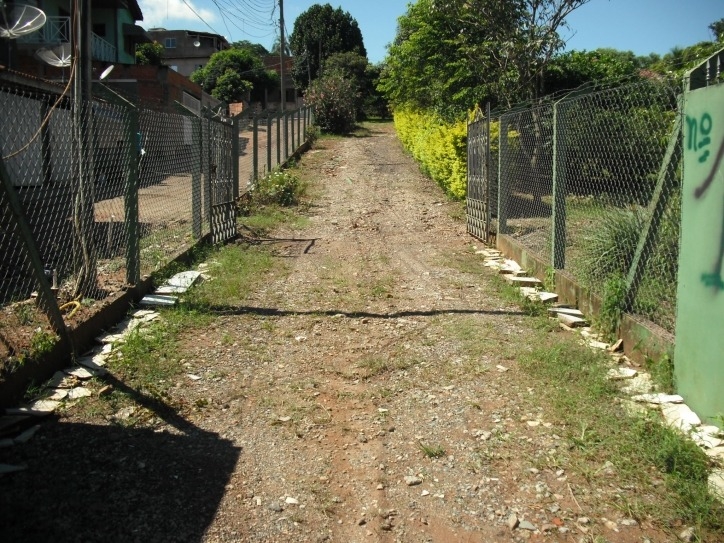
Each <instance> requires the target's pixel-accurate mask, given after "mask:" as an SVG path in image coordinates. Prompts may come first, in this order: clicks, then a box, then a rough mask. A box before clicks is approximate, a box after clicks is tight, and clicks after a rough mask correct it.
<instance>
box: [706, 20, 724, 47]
mask: <svg viewBox="0 0 724 543" xmlns="http://www.w3.org/2000/svg"><path fill="white" fill-rule="evenodd" d="M709 30H711V33H712V34H714V39H715V40H716V41H718V42H721V43H724V19H719V20H718V21H714V22H713V23H711V24H710V25H709Z"/></svg>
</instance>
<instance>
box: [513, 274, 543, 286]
mask: <svg viewBox="0 0 724 543" xmlns="http://www.w3.org/2000/svg"><path fill="white" fill-rule="evenodd" d="M505 280H506V281H507V282H508V284H510V285H515V286H517V287H535V286H536V285H542V284H543V283H542V282H541V281H540V279H536V278H535V277H524V276H520V275H511V274H508V275H506V276H505Z"/></svg>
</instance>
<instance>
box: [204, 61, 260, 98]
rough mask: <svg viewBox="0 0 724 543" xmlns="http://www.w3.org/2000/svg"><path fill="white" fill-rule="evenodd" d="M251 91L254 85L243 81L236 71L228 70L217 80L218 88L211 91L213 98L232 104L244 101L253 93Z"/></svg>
mask: <svg viewBox="0 0 724 543" xmlns="http://www.w3.org/2000/svg"><path fill="white" fill-rule="evenodd" d="M251 89H252V84H251V82H250V81H245V80H244V79H242V78H241V76H240V75H239V74H238V73H237V72H235V71H234V70H232V69H227V70H226V71H225V72H224V73H223V74H222V75H220V76H219V78H218V79H217V80H216V87H214V89H213V90H212V91H211V96H213V97H214V98H216V99H217V100H221V101H223V102H226V103H227V104H230V103H233V102H241V101H242V100H244V99H245V98H246V95H247V93H249V92H251Z"/></svg>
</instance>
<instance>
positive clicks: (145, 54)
mask: <svg viewBox="0 0 724 543" xmlns="http://www.w3.org/2000/svg"><path fill="white" fill-rule="evenodd" d="M164 49H165V48H164V46H163V45H161V44H160V43H158V42H157V41H154V42H152V43H141V44H139V45H137V46H136V64H146V65H151V66H161V64H163V52H164Z"/></svg>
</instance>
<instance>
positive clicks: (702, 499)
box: [521, 332, 724, 541]
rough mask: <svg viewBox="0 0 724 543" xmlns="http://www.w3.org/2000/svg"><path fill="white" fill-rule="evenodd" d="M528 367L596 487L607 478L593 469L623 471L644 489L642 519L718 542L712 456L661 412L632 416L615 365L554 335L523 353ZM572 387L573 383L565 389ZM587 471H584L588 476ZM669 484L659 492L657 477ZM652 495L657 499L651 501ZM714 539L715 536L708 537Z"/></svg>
mask: <svg viewBox="0 0 724 543" xmlns="http://www.w3.org/2000/svg"><path fill="white" fill-rule="evenodd" d="M521 368H522V369H523V370H524V371H525V372H526V373H529V374H531V375H532V376H533V377H535V378H536V379H540V380H541V386H540V387H539V388H540V390H542V391H543V395H544V398H542V399H541V401H544V402H546V404H547V405H550V406H551V408H552V409H553V413H552V414H553V415H554V416H556V417H558V418H559V421H560V424H561V427H563V428H567V431H566V434H567V435H566V436H565V437H566V438H567V439H568V440H570V444H571V447H570V448H569V450H568V453H567V458H565V461H566V463H568V464H569V465H570V466H571V467H572V468H573V469H575V468H576V467H580V468H583V469H584V470H586V471H588V473H589V474H588V477H589V478H590V479H591V483H592V484H596V485H599V484H601V483H600V482H599V481H600V480H601V479H600V477H602V475H601V474H600V473H599V472H590V467H589V466H590V465H591V464H592V463H595V464H598V465H601V466H603V465H605V464H606V462H610V463H611V464H613V465H614V466H615V470H616V480H617V484H620V485H622V486H623V485H630V486H631V487H632V488H637V489H639V490H640V492H639V493H638V495H637V496H631V497H630V498H629V499H630V500H631V502H630V503H625V505H626V506H629V507H632V508H635V509H637V510H638V511H639V514H640V516H642V517H644V518H645V517H647V516H648V515H651V516H652V518H656V519H658V520H659V521H660V522H661V523H662V524H663V525H664V526H666V525H667V524H668V523H670V522H681V521H684V522H686V523H690V524H693V525H696V526H698V527H699V528H700V529H701V530H702V539H701V540H702V541H710V540H711V541H714V540H716V541H718V540H719V538H720V537H721V533H722V529H723V528H724V522H723V520H722V519H724V506H723V505H722V504H721V503H720V502H718V501H717V500H716V498H715V497H714V496H713V495H712V494H710V493H709V492H708V489H707V478H708V475H709V471H710V469H711V464H710V462H709V461H708V459H707V457H706V454H705V453H704V452H703V451H702V450H701V449H699V448H698V447H697V446H696V444H695V443H694V442H693V441H691V440H690V439H689V438H687V437H686V436H684V435H682V434H681V433H680V432H678V431H677V430H675V429H672V428H669V427H668V426H665V425H664V424H663V423H662V422H661V420H660V415H658V414H656V415H631V414H627V413H626V412H624V411H623V410H622V409H621V405H620V403H619V402H618V401H617V399H618V396H619V395H620V392H619V390H618V387H617V386H616V385H614V384H613V382H612V381H611V380H610V379H607V378H606V372H607V371H608V369H609V368H610V361H609V360H608V359H607V357H606V356H605V355H604V354H603V353H597V352H594V351H592V350H591V349H590V348H587V347H585V346H583V345H577V344H575V342H574V341H567V340H565V339H561V338H560V332H554V333H548V334H547V337H541V338H540V339H539V341H537V342H536V347H535V348H534V349H533V351H532V352H529V353H523V354H522V356H521ZM562 383H565V386H561V384H562ZM586 471H584V474H585V473H586ZM659 478H662V479H664V481H665V485H662V486H661V487H659V488H655V487H654V486H653V485H652V484H651V481H652V479H659ZM652 494H658V495H656V497H655V499H653V500H652V499H651V497H652ZM707 532H710V533H709V534H708V535H710V536H711V539H709V538H708V537H707Z"/></svg>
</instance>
